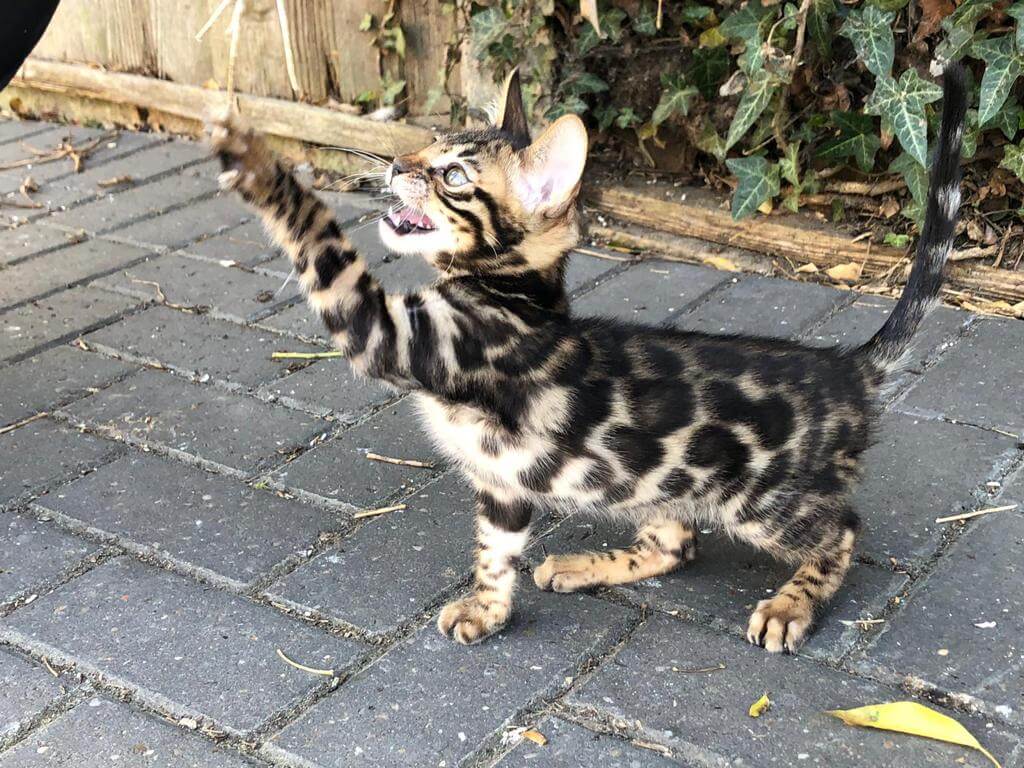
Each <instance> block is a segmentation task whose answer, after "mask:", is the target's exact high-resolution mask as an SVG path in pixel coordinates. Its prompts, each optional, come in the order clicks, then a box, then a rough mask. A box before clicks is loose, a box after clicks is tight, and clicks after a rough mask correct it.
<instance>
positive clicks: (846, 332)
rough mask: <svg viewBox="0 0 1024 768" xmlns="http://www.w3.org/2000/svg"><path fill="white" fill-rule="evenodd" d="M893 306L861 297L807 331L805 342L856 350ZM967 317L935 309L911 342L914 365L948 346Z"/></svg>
mask: <svg viewBox="0 0 1024 768" xmlns="http://www.w3.org/2000/svg"><path fill="white" fill-rule="evenodd" d="M895 305H896V302H895V301H894V300H893V299H889V298H886V297H884V296H863V297H861V298H858V299H857V301H856V302H854V303H853V304H851V305H850V306H848V307H845V308H843V309H841V310H840V311H839V312H837V313H836V314H834V315H833V316H832V317H830V318H829V319H828V320H827V321H825V323H824V325H821V326H819V327H817V328H815V329H814V330H813V331H811V333H810V335H809V336H807V338H806V340H807V342H808V343H810V344H814V345H821V346H826V347H831V346H835V345H838V344H841V345H843V346H844V347H848V348H854V347H859V346H860V345H861V344H863V343H865V342H866V341H867V340H868V339H870V338H871V337H872V336H874V335H875V333H876V332H877V331H878V329H879V328H881V327H882V324H883V323H884V322H885V320H886V318H887V317H889V315H890V314H891V313H892V309H893V307H894V306H895ZM970 317H971V315H969V314H968V313H967V312H962V311H960V310H957V309H951V308H950V307H937V308H936V309H935V310H934V311H933V312H932V313H931V314H930V315H928V317H927V319H926V320H925V321H924V324H923V325H922V326H921V330H920V331H919V332H918V334H917V336H916V337H915V341H914V354H915V359H914V364H916V365H920V364H921V363H923V362H924V361H925V360H927V359H928V358H930V357H931V356H932V355H933V354H936V353H938V352H942V351H944V350H945V349H946V348H947V347H948V346H950V341H951V340H952V339H955V337H956V336H957V334H958V333H959V332H960V330H961V329H962V328H963V326H964V324H965V323H966V322H967V321H968V320H969V319H970Z"/></svg>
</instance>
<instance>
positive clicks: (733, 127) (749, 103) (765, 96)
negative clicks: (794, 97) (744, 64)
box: [725, 69, 775, 149]
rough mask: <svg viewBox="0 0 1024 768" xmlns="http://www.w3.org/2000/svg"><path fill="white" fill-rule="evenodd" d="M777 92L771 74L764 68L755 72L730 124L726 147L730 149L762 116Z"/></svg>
mask: <svg viewBox="0 0 1024 768" xmlns="http://www.w3.org/2000/svg"><path fill="white" fill-rule="evenodd" d="M774 93H775V85H774V83H773V81H772V78H771V76H770V75H769V74H768V73H767V72H765V71H764V70H763V69H762V70H759V71H758V72H756V73H754V74H753V75H752V76H751V77H750V79H749V80H748V81H747V88H746V90H745V91H743V96H742V97H740V103H739V106H737V107H736V114H735V116H733V118H732V123H731V124H730V125H729V133H728V135H727V136H726V137H725V148H726V149H729V148H730V147H732V146H733V145H734V144H735V143H736V142H737V141H739V140H740V139H742V138H743V134H745V133H746V132H747V130H748V129H749V128H750V126H752V125H753V124H754V121H755V120H757V118H759V117H760V116H761V113H762V112H764V110H765V107H767V106H768V102H769V101H771V98H772V95H773V94H774Z"/></svg>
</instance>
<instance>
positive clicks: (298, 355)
mask: <svg viewBox="0 0 1024 768" xmlns="http://www.w3.org/2000/svg"><path fill="white" fill-rule="evenodd" d="M324 357H341V352H338V351H334V352H271V353H270V359H271V360H320V359H321V358H324Z"/></svg>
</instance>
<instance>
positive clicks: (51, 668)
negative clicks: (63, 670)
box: [43, 656, 60, 677]
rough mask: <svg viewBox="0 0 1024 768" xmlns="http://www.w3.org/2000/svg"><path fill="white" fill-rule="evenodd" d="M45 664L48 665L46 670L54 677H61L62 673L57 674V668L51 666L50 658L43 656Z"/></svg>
mask: <svg viewBox="0 0 1024 768" xmlns="http://www.w3.org/2000/svg"><path fill="white" fill-rule="evenodd" d="M43 666H44V667H46V671H47V672H49V673H50V674H51V675H53V676H54V677H60V675H59V674H57V670H56V669H54V668H53V667H52V666H50V660H49V659H48V658H46V657H45V656H43Z"/></svg>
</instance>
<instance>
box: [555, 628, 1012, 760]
mask: <svg viewBox="0 0 1024 768" xmlns="http://www.w3.org/2000/svg"><path fill="white" fill-rule="evenodd" d="M722 663H724V664H725V665H726V668H725V669H724V670H720V671H715V672H708V673H687V671H688V670H696V669H705V668H708V667H715V666H718V665H719V664H722ZM765 691H767V692H768V694H769V697H770V698H771V700H772V702H773V704H772V707H771V709H769V710H768V712H766V713H765V714H763V715H761V717H759V718H758V719H756V720H754V719H752V718H750V717H749V716H748V715H747V709H748V707H749V706H750V705H751V704H752V703H753V702H754V701H755V700H756V699H757V698H758V697H759V696H760V695H761V693H763V692H765ZM906 698H908V696H907V694H905V693H903V692H900V691H894V690H891V689H888V688H884V687H882V686H880V685H878V684H876V683H872V682H868V681H866V680H861V679H858V678H856V677H853V676H851V675H847V674H845V673H843V672H838V671H835V670H833V669H830V668H828V667H825V666H818V665H817V664H814V663H812V662H810V661H809V660H806V659H802V658H800V657H792V656H781V655H779V656H772V655H769V654H767V653H765V652H764V651H763V650H761V649H758V648H754V647H753V646H750V645H748V644H747V643H745V642H744V641H743V640H741V639H739V638H734V637H731V636H729V635H723V634H721V633H717V632H713V631H711V630H708V629H706V628H704V627H699V626H696V625H687V624H683V623H680V622H679V621H673V620H670V619H668V618H665V617H654V618H652V619H651V620H650V622H649V623H648V624H647V626H645V627H644V628H643V629H641V630H640V631H639V632H637V633H636V634H635V635H634V636H633V638H632V639H631V641H630V642H629V643H628V644H627V645H626V647H625V648H623V650H622V651H621V652H620V653H618V654H617V655H616V657H615V658H614V659H612V660H609V661H606V662H605V663H604V664H603V665H602V666H601V668H600V669H599V670H598V671H597V673H596V674H595V675H594V677H593V678H591V679H590V681H588V682H587V683H586V684H585V685H584V686H583V687H582V689H580V690H578V691H576V692H574V693H572V694H570V700H571V701H572V702H573V703H574V704H578V705H581V706H584V707H594V708H596V709H599V710H603V711H605V712H607V713H609V714H610V715H611V716H613V717H616V718H621V719H623V720H626V721H628V722H631V723H632V722H638V723H639V726H640V728H641V730H642V733H643V737H644V738H645V740H649V741H653V742H657V743H661V744H664V745H666V746H668V747H669V748H671V749H672V750H673V751H674V752H675V753H676V754H678V755H679V756H681V757H683V758H684V759H686V758H687V757H689V756H692V757H693V758H694V759H698V758H699V759H700V761H701V763H702V764H709V763H713V762H714V761H716V760H717V761H719V762H720V764H722V765H739V764H741V761H742V764H743V765H758V766H760V765H793V766H796V765H821V766H834V765H887V766H907V767H908V768H924V767H925V766H948V765H952V764H954V763H956V764H957V765H970V766H977V768H981V767H982V766H985V765H990V763H988V762H987V761H986V760H985V758H984V757H982V756H981V755H980V754H978V753H977V752H972V751H969V750H967V749H966V748H963V747H955V746H951V745H948V744H942V743H940V742H935V741H929V740H925V739H920V738H916V737H913V736H906V735H903V734H897V733H892V732H885V733H881V732H879V731H871V730H868V729H858V728H851V727H850V726H847V725H844V724H843V723H841V722H840V721H839V720H837V719H835V718H832V717H830V716H828V715H827V714H825V711H826V710H829V709H848V708H852V707H859V706H863V705H865V704H874V703H880V702H884V701H893V700H897V699H906ZM930 706H933V705H930ZM951 716H953V717H955V719H957V720H959V721H960V722H962V723H964V724H965V725H967V727H968V729H969V730H971V731H972V732H974V733H976V734H978V735H979V737H980V739H981V741H982V742H983V743H984V744H985V745H986V746H987V747H988V748H989V749H990V750H992V751H993V752H994V753H995V754H1007V753H1008V752H1009V749H1010V747H1011V745H1012V744H1013V741H1012V737H1009V736H1007V735H1006V734H1004V733H1000V732H998V730H997V729H986V728H985V722H984V721H980V722H978V721H973V722H972V720H971V719H970V718H968V717H966V716H964V715H962V714H960V713H956V714H955V715H953V714H952V713H951ZM961 759H962V760H963V762H961ZM714 764H718V763H714Z"/></svg>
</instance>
